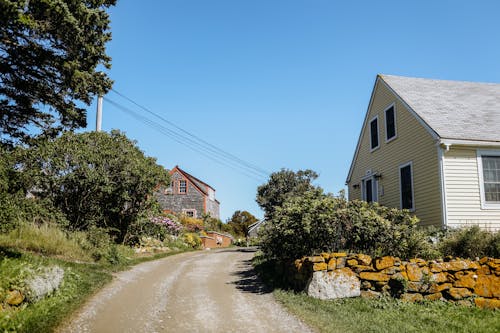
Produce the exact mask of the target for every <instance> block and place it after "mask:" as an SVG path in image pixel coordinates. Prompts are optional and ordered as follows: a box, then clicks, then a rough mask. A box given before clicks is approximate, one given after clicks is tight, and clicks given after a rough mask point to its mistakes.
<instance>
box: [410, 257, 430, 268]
mask: <svg viewBox="0 0 500 333" xmlns="http://www.w3.org/2000/svg"><path fill="white" fill-rule="evenodd" d="M410 262H411V263H412V264H417V265H418V266H419V267H423V266H425V265H427V261H425V260H424V259H420V258H414V259H410Z"/></svg>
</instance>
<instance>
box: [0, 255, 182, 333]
mask: <svg viewBox="0 0 500 333" xmlns="http://www.w3.org/2000/svg"><path fill="white" fill-rule="evenodd" d="M187 250H188V249H182V250H177V251H171V252H167V253H158V254H155V255H149V256H141V257H135V258H127V259H126V260H122V261H120V262H119V263H115V264H111V263H77V262H72V261H68V260H63V259H57V258H51V257H44V256H39V255H35V254H32V253H29V252H25V251H19V250H12V249H10V250H9V249H6V248H3V249H0V291H4V292H5V291H7V290H8V289H10V288H11V287H12V286H16V284H19V282H17V281H21V280H22V277H21V276H20V274H21V275H22V274H23V272H25V271H26V269H28V271H29V270H36V269H38V268H43V267H51V266H58V267H61V268H62V269H64V280H63V282H62V284H61V287H60V288H59V289H58V290H57V291H55V292H54V293H53V294H52V295H50V296H48V297H45V298H43V299H41V300H40V301H37V302H34V303H23V305H21V306H19V307H5V308H4V309H1V310H0V331H2V332H51V331H53V330H54V329H55V328H56V327H57V326H59V325H60V323H62V321H63V320H64V319H66V318H67V317H69V316H71V314H72V313H73V312H74V311H75V310H76V309H78V308H79V307H80V306H81V305H82V304H83V302H84V301H85V300H86V299H88V298H89V297H90V296H92V295H93V294H94V293H95V292H96V291H97V290H99V289H100V288H102V287H103V286H104V285H105V284H107V283H108V282H110V281H111V279H112V273H113V272H117V271H121V270H125V269H128V268H129V267H130V266H133V265H136V264H138V263H141V262H144V261H150V260H155V259H159V258H162V257H166V256H169V255H173V254H177V253H180V252H185V251H187ZM18 287H22V286H18Z"/></svg>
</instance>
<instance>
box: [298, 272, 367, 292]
mask: <svg viewBox="0 0 500 333" xmlns="http://www.w3.org/2000/svg"><path fill="white" fill-rule="evenodd" d="M360 287H361V283H360V281H359V279H358V278H357V276H356V274H354V272H353V271H351V270H350V269H349V268H342V269H337V270H335V271H330V272H324V271H322V272H314V273H313V276H312V278H311V280H310V281H309V283H308V284H307V287H306V292H307V294H308V295H309V296H311V297H315V298H319V299H336V298H346V297H357V296H360V294H361V288H360Z"/></svg>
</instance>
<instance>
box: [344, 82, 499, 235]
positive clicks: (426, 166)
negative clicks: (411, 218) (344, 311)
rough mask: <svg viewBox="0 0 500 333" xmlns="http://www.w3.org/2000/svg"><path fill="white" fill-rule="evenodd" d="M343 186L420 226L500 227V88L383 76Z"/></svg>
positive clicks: (351, 194) (488, 85)
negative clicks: (409, 213) (407, 215)
mask: <svg viewBox="0 0 500 333" xmlns="http://www.w3.org/2000/svg"><path fill="white" fill-rule="evenodd" d="M346 184H347V186H348V191H349V199H350V200H353V199H362V200H365V201H376V202H379V203H380V204H381V205H384V206H388V207H397V208H401V209H409V210H410V211H412V212H414V213H415V214H416V215H417V216H418V217H419V218H420V220H421V224H422V225H435V226H442V227H459V226H466V225H479V226H481V227H482V228H485V229H490V230H499V229H500V84H491V83H475V82H459V81H443V80H431V79H421V78H409V77H400V76H392V75H378V76H377V78H376V80H375V86H374V88H373V92H372V95H371V98H370V104H369V105H368V111H367V112H366V116H365V120H364V122H363V127H362V129H361V134H360V135H359V139H358V144H357V146H356V151H355V153H354V157H353V160H352V163H351V167H350V169H349V174H348V176H347V181H346Z"/></svg>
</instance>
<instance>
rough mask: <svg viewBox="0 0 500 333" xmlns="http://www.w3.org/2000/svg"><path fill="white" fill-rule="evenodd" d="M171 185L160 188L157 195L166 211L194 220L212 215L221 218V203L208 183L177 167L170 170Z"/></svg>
mask: <svg viewBox="0 0 500 333" xmlns="http://www.w3.org/2000/svg"><path fill="white" fill-rule="evenodd" d="M169 173H170V178H171V183H170V185H168V186H167V185H160V186H158V188H157V190H156V192H155V195H156V197H157V199H158V202H159V203H160V205H161V207H162V209H163V210H164V211H168V212H173V213H182V214H186V215H187V216H190V217H194V218H201V217H202V215H203V214H210V216H211V217H213V218H217V219H218V218H219V217H220V214H219V205H220V204H219V201H217V199H215V190H214V188H213V187H211V186H210V185H208V184H207V183H205V182H203V181H201V180H200V179H198V178H196V177H194V176H193V175H191V174H189V173H187V172H186V171H184V170H182V169H181V168H179V166H177V165H176V166H175V167H174V168H173V169H172V170H170V172H169Z"/></svg>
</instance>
